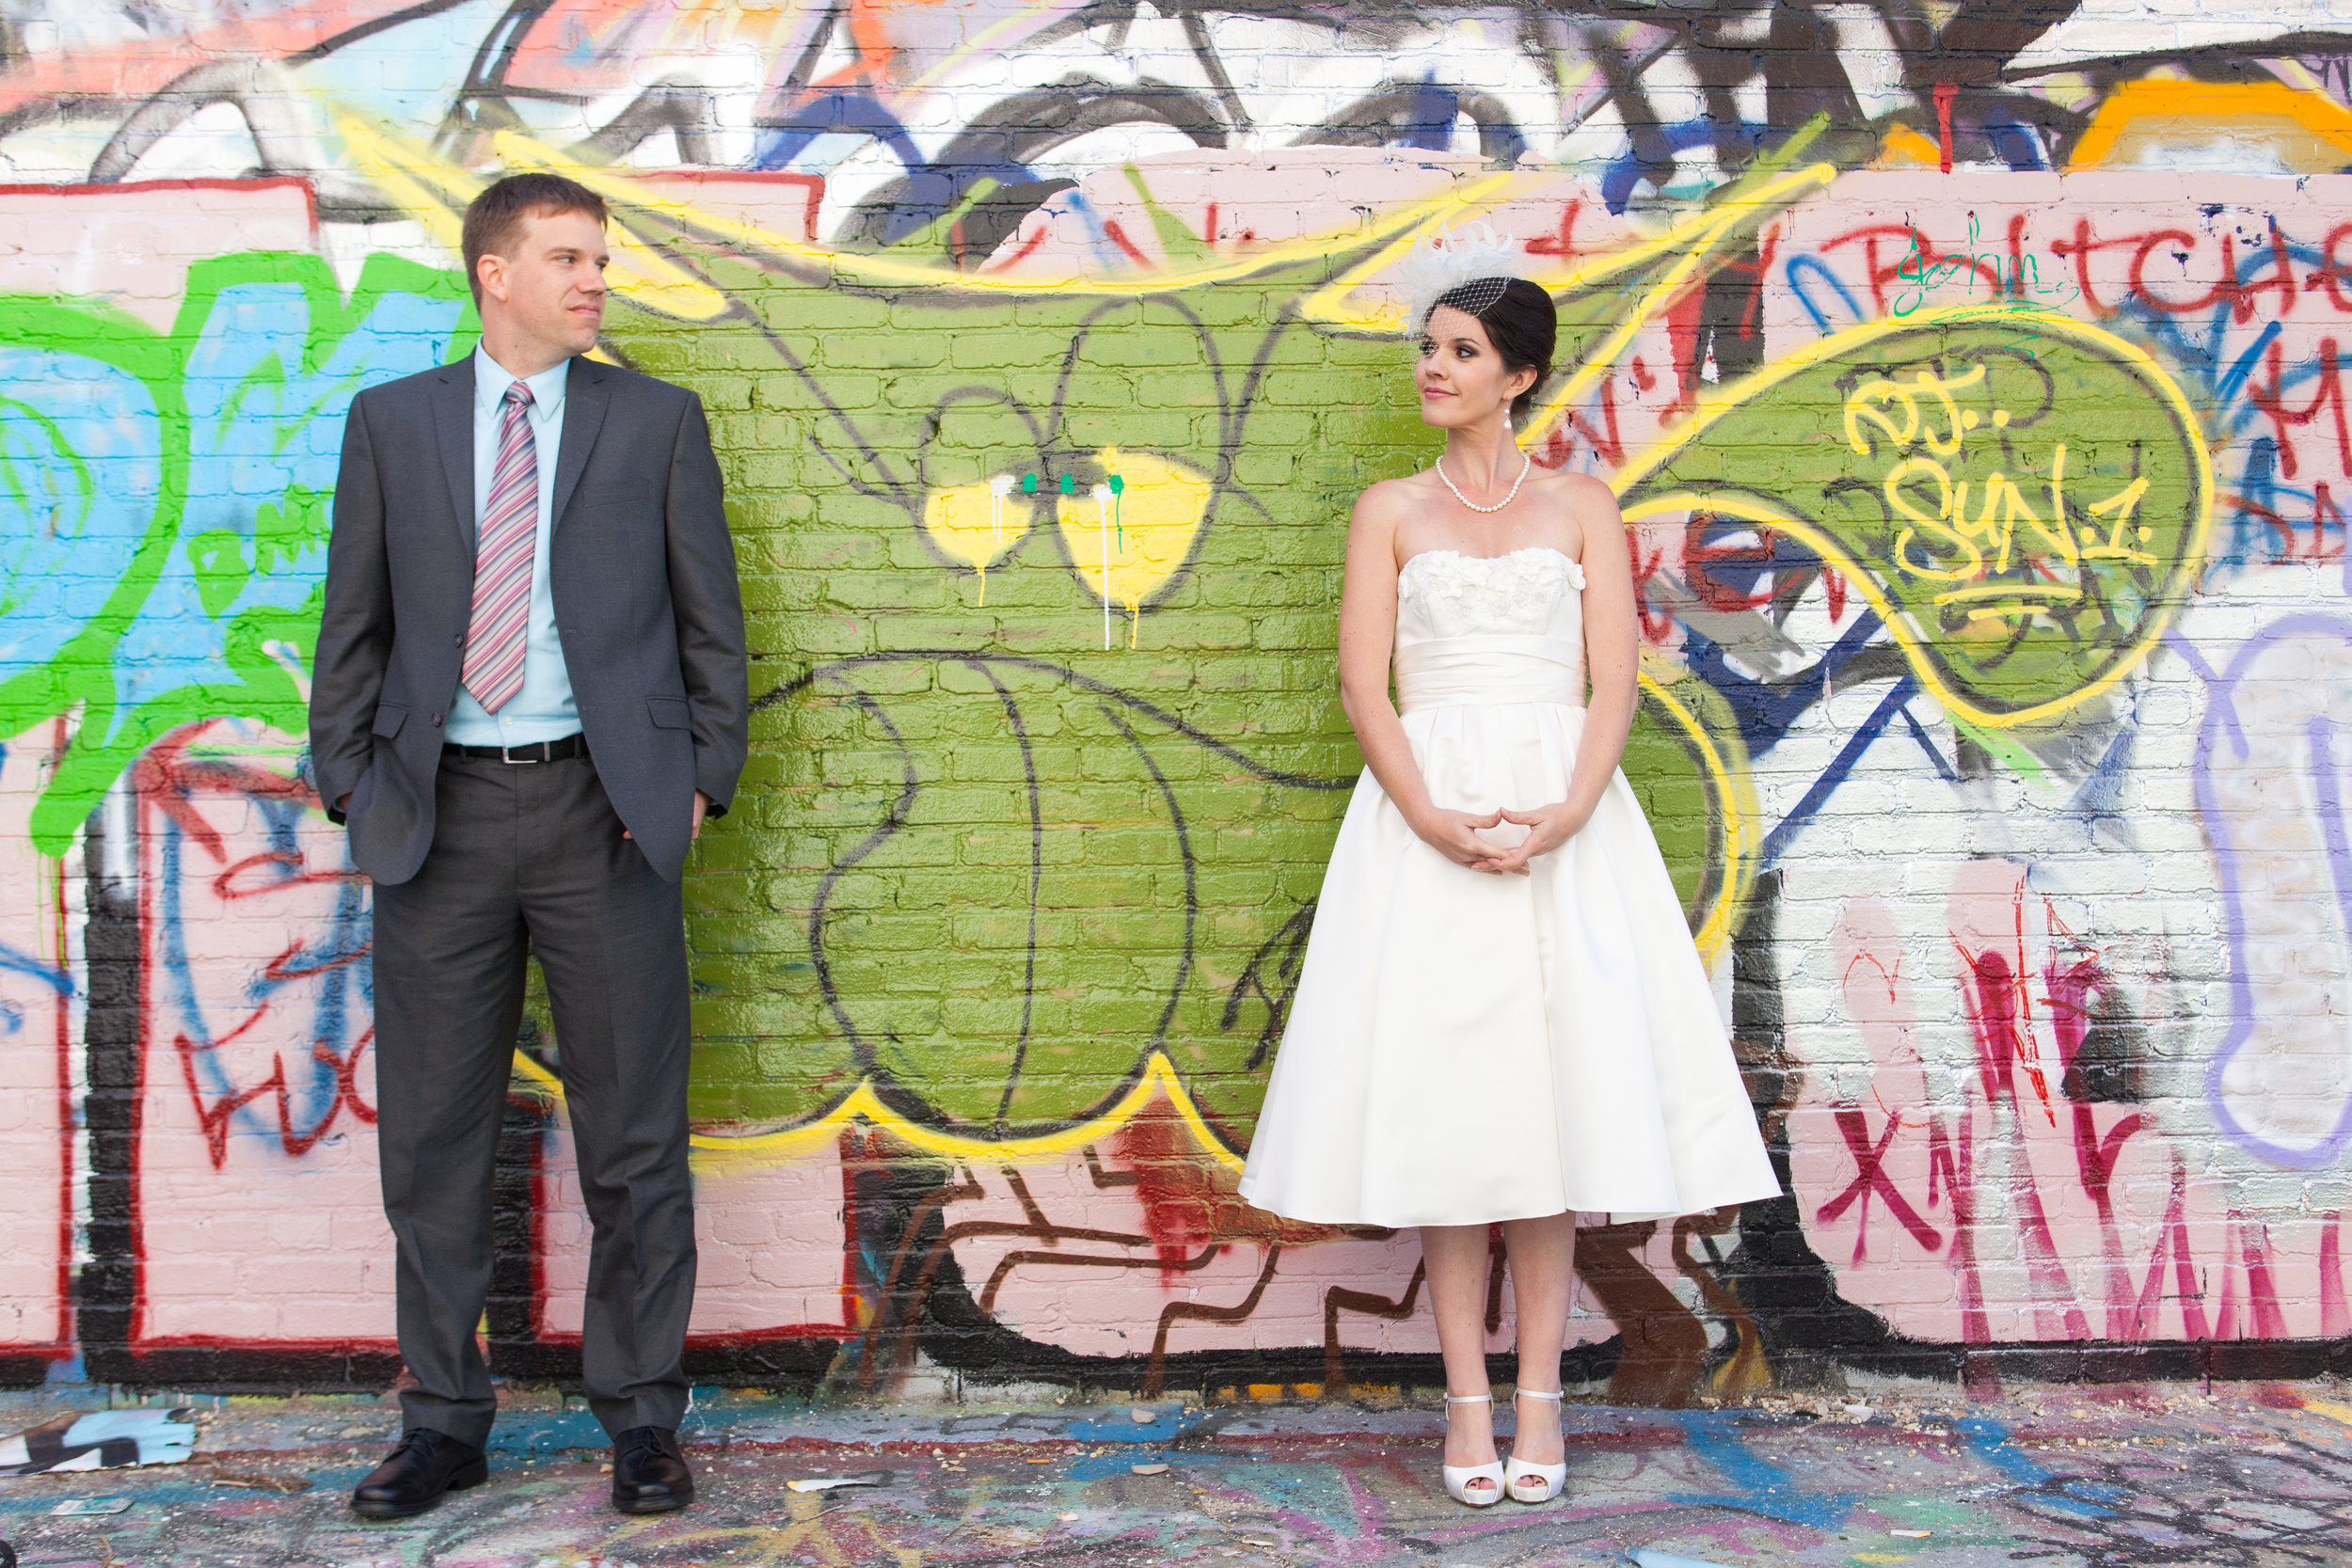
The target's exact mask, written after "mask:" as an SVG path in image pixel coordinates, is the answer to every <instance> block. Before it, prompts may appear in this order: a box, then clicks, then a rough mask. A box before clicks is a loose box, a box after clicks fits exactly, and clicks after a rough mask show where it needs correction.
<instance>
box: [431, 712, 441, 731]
mask: <svg viewBox="0 0 2352 1568" xmlns="http://www.w3.org/2000/svg"><path fill="white" fill-rule="evenodd" d="M433 727H434V728H435V729H439V728H440V727H441V716H440V715H439V714H435V715H434V716H433Z"/></svg>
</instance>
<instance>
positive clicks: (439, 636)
mask: <svg viewBox="0 0 2352 1568" xmlns="http://www.w3.org/2000/svg"><path fill="white" fill-rule="evenodd" d="M473 395H474V388H473V363H472V360H471V358H470V357H469V358H467V359H465V360H461V361H460V362H459V363H457V364H454V365H444V366H442V367H441V368H440V369H438V370H433V371H426V372H424V373H422V374H421V375H412V376H409V377H407V378H405V380H401V381H394V382H390V383H388V384H387V385H385V386H382V387H374V388H369V389H368V390H366V391H364V392H361V393H360V394H359V395H358V397H357V398H355V399H353V400H352V404H351V413H350V416H349V417H348V419H347V420H345V421H344V424H343V459H342V473H341V475H340V476H339V477H338V478H337V480H336V482H335V528H334V533H333V536H332V538H331V539H330V540H329V542H328V545H327V553H326V613H325V616H324V618H323V620H322V622H321V625H320V626H319V644H318V659H317V665H316V668H315V669H314V671H313V672H312V677H311V688H310V765H311V769H312V777H313V779H314V780H315V782H316V783H317V784H318V790H319V797H320V799H321V800H324V801H326V804H327V808H328V809H327V815H328V816H331V817H333V818H334V819H335V820H336V821H339V822H341V821H344V820H345V818H346V816H347V817H348V820H349V825H350V828H351V858H352V861H353V863H355V864H357V865H358V868H359V869H360V870H362V871H364V872H366V873H367V874H368V875H369V876H370V877H372V878H373V879H375V880H377V881H379V882H404V881H406V880H407V879H409V878H411V877H413V876H415V875H416V874H417V868H418V867H419V866H421V864H423V863H424V857H425V851H426V849H428V848H429V847H431V846H432V843H433V799H434V780H435V777H436V775H437V772H438V770H439V768H440V765H441V744H442V740H443V738H444V736H443V733H442V726H443V724H444V723H445V722H446V721H447V720H448V717H449V710H450V704H451V702H452V701H453V699H454V698H455V696H456V694H457V680H458V671H459V667H460V666H461V665H462V664H463V663H464V660H465V655H466V623H467V620H468V618H469V614H470V612H471V609H472V600H473V568H474V530H475V524H476V519H475V517H474V483H473ZM720 487H721V486H720V478H719V465H718V462H717V460H716V459H715V458H713V457H712V456H711V452H710V429H709V426H708V425H707V423H705V421H704V419H703V409H702V403H701V400H699V399H698V398H696V397H695V396H694V394H693V393H691V392H689V391H687V390H685V389H684V388H678V387H673V386H671V385H670V384H669V383H668V382H666V381H656V380H654V379H653V378H652V377H650V376H644V375H639V374H637V373H635V372H631V371H625V370H621V369H618V368H616V367H614V366H612V365H600V364H597V363H596V362H595V361H593V360H589V359H575V360H573V361H572V374H571V381H570V383H569V385H568V386H567V388H565V391H564V434H563V440H562V442H561V444H560V446H559V447H558V449H557V456H556V468H555V505H554V516H555V525H554V529H553V532H552V534H551V537H550V539H549V541H548V573H549V577H550V578H551V580H552V588H553V593H554V597H555V619H556V629H557V632H558V635H559V636H561V638H562V639H563V643H564V665H565V667H566V669H567V670H568V671H569V673H570V675H571V681H572V694H573V698H574V700H575V701H576V702H577V703H578V704H579V706H580V728H581V730H582V731H583V732H584V733H585V734H586V736H587V738H588V752H589V755H590V756H591V757H592V758H593V759H594V760H595V763H596V776H597V778H598V779H600V780H601V781H602V782H603V784H604V791H605V794H606V795H607V796H608V797H609V798H610V799H611V800H612V807H613V810H614V811H616V812H617V813H619V815H620V818H621V820H622V822H623V823H625V824H626V825H627V826H628V831H629V832H630V833H631V834H632V835H633V836H634V837H635V839H636V841H637V845H638V847H639V848H640V849H642V850H643V851H644V856H645V858H646V859H647V860H648V861H650V862H652V863H653V865H654V867H655V869H657V870H658V871H660V873H661V875H662V876H664V877H666V878H668V879H671V880H672V881H675V880H676V879H677V878H678V876H679V875H680V873H681V872H682V871H683V870H684V868H685V863H686V850H687V846H688V844H689V843H690V842H691V824H692V820H693V802H694V791H696V790H697V789H699V790H701V791H702V792H703V793H704V794H705V795H707V796H708V797H710V809H711V811H712V813H713V814H714V815H715V814H719V813H723V812H724V811H725V810H726V809H727V804H728V802H729V801H730V800H733V799H734V796H735V782H736V779H737V777H738V775H739V774H740V773H741V772H742V770H743V758H744V753H745V752H746V750H747V749H748V744H749V725H750V703H749V697H748V692H747V690H746V679H747V677H746V673H745V667H744V653H743V607H742V600H741V596H740V593H739V589H738V587H737V584H736V578H735V546H734V543H733V542H732V541H731V540H730V539H729V538H728V537H727V526H726V517H725V515H724V513H723V511H722V509H721V506H720ZM346 794H348V795H349V796H350V797H351V800H350V803H349V806H348V809H347V811H338V810H336V809H335V803H336V802H337V801H339V800H342V797H343V796H344V795H346Z"/></svg>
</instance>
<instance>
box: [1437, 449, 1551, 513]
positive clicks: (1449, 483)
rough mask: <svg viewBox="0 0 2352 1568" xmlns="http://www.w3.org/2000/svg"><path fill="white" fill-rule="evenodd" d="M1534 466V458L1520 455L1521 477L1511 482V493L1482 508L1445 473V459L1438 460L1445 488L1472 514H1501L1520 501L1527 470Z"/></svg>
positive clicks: (1439, 474) (1522, 453)
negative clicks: (1513, 503) (1519, 496)
mask: <svg viewBox="0 0 2352 1568" xmlns="http://www.w3.org/2000/svg"><path fill="white" fill-rule="evenodd" d="M1534 466H1535V460H1534V458H1533V457H1530V456H1529V455H1528V454H1527V453H1525V452H1521V453H1519V477H1518V479H1515V480H1513V481H1512V482H1511V493H1510V494H1509V495H1507V496H1505V497H1503V498H1502V499H1501V500H1499V501H1497V502H1495V503H1494V505H1492V506H1481V505H1479V504H1478V503H1477V502H1476V501H1474V500H1472V499H1470V498H1469V497H1468V496H1466V495H1464V494H1462V487H1461V486H1460V485H1458V484H1456V483H1454V481H1453V480H1452V479H1451V478H1450V477H1449V476H1448V475H1447V473H1446V471H1445V459H1444V458H1442V457H1440V458H1438V478H1439V479H1441V480H1444V481H1445V487H1446V488H1447V489H1449V490H1451V491H1453V492H1454V499H1455V500H1457V501H1460V502H1461V503H1462V504H1463V505H1464V506H1467V507H1469V508H1470V510H1471V511H1472V512H1500V511H1502V509H1503V508H1504V507H1506V506H1508V505H1510V504H1511V503H1512V502H1513V501H1515V500H1517V499H1518V495H1519V486H1520V485H1521V484H1522V483H1526V480H1527V470H1528V469H1530V468H1532V467H1534Z"/></svg>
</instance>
